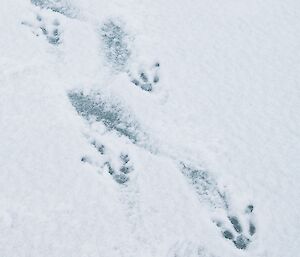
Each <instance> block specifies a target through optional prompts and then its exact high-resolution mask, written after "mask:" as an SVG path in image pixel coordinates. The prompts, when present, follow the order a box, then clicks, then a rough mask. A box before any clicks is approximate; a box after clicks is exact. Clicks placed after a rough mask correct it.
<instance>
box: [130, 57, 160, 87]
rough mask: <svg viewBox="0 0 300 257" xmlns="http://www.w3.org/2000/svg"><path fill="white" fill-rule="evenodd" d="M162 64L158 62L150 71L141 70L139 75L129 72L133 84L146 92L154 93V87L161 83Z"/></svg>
mask: <svg viewBox="0 0 300 257" xmlns="http://www.w3.org/2000/svg"><path fill="white" fill-rule="evenodd" d="M159 70H160V63H159V62H156V63H155V64H154V65H152V66H151V67H150V68H149V69H148V71H146V70H145V69H140V70H139V71H138V72H137V74H132V73H131V72H128V76H129V78H130V80H131V82H132V83H133V84H134V85H136V86H138V87H140V88H141V89H143V90H145V91H152V90H153V86H154V85H155V84H157V83H158V82H159V79H160V78H159Z"/></svg>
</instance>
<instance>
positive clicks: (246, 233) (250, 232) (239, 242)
mask: <svg viewBox="0 0 300 257" xmlns="http://www.w3.org/2000/svg"><path fill="white" fill-rule="evenodd" d="M253 211H254V206H253V205H252V204H249V205H248V206H247V207H246V209H245V213H244V218H246V223H247V226H248V227H247V228H246V229H244V227H243V225H242V224H241V222H240V219H239V218H238V217H237V216H235V215H228V216H227V219H228V221H229V222H228V221H227V222H226V221H220V220H217V221H215V223H216V225H217V226H218V227H219V228H220V229H221V232H222V235H223V237H224V238H226V239H227V240H230V241H232V242H233V244H234V245H235V247H236V248H238V249H246V248H247V246H248V245H249V243H250V242H251V241H252V237H253V236H254V234H255V233H256V226H255V225H254V223H253ZM226 223H227V224H230V225H231V229H230V228H227V226H226Z"/></svg>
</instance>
